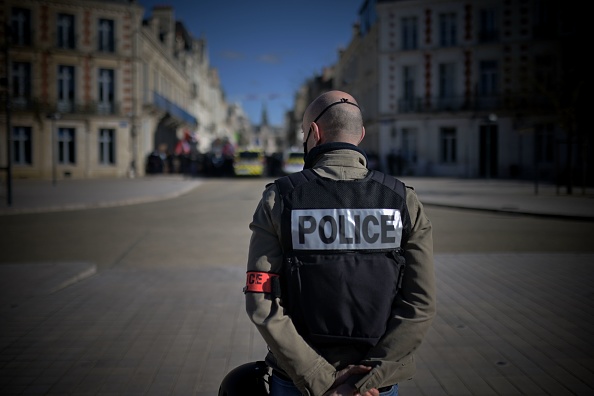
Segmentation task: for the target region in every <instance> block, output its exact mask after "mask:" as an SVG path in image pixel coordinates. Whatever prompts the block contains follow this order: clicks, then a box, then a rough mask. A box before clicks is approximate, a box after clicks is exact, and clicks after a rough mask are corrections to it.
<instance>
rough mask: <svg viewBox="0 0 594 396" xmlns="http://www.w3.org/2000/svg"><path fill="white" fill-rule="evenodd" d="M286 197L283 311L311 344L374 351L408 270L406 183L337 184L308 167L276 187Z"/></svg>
mask: <svg viewBox="0 0 594 396" xmlns="http://www.w3.org/2000/svg"><path fill="white" fill-rule="evenodd" d="M275 183H276V185H277V187H278V189H279V192H280V195H281V199H282V219H281V229H282V236H281V238H282V242H283V252H284V260H285V262H284V268H285V272H284V273H283V274H281V289H282V301H283V306H284V307H285V308H286V309H287V310H288V313H289V315H290V316H291V319H292V320H293V322H294V324H295V327H296V328H297V331H299V333H300V334H301V335H302V336H303V337H304V338H305V339H306V340H308V341H310V342H312V343H313V344H314V345H325V344H341V343H363V344H366V345H375V344H376V343H377V342H378V340H379V338H380V337H381V336H382V335H383V334H384V332H385V330H386V325H387V322H388V320H389V317H390V312H391V308H392V304H393V302H394V300H395V298H396V294H397V292H398V289H399V286H400V282H401V281H402V274H403V270H404V264H405V263H404V255H403V254H404V252H403V249H402V247H401V246H403V245H404V243H405V241H406V239H407V238H408V235H409V233H410V228H411V221H410V216H409V213H408V209H407V207H406V192H405V187H404V184H403V183H402V182H400V181H399V180H397V179H395V178H394V177H391V176H388V175H385V174H383V173H381V172H375V171H370V172H369V173H368V175H367V176H366V177H365V178H364V179H360V180H333V179H328V178H323V177H320V176H318V175H317V174H316V173H315V172H313V171H312V170H310V169H306V170H304V171H302V172H298V173H294V174H291V175H289V176H285V177H283V178H280V179H278V180H276V181H275Z"/></svg>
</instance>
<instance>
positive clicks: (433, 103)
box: [398, 94, 553, 113]
mask: <svg viewBox="0 0 594 396" xmlns="http://www.w3.org/2000/svg"><path fill="white" fill-rule="evenodd" d="M518 109H524V110H528V109H529V110H532V111H537V112H538V111H551V110H553V103H552V102H551V101H550V100H549V99H547V98H545V97H543V96H542V95H528V94H527V95H491V96H478V97H474V98H467V97H465V96H452V97H432V98H430V99H429V100H427V99H426V98H420V97H416V98H407V99H400V100H399V101H398V112H399V113H432V112H444V111H445V112H456V111H488V110H518Z"/></svg>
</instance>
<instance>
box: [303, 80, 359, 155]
mask: <svg viewBox="0 0 594 396" xmlns="http://www.w3.org/2000/svg"><path fill="white" fill-rule="evenodd" d="M335 103H338V104H337V105H333V104H335ZM352 104H355V105H356V106H353V105H352ZM320 114H321V116H320V117H319V119H318V120H317V121H315V122H316V124H318V126H319V127H320V128H321V129H322V130H323V131H324V136H325V138H326V140H327V141H328V142H347V143H353V144H358V143H359V141H360V140H361V131H362V129H363V116H362V115H361V110H360V108H359V106H358V104H357V101H356V100H355V98H353V97H352V96H351V95H349V94H348V93H346V92H342V91H329V92H326V93H323V94H322V95H320V96H318V97H317V98H316V99H315V100H314V101H313V102H312V103H311V104H310V105H309V106H308V108H307V110H306V112H305V115H304V120H306V121H307V122H311V121H314V120H315V117H318V116H319V115H320ZM306 117H307V118H306Z"/></svg>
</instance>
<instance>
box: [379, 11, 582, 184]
mask: <svg viewBox="0 0 594 396" xmlns="http://www.w3.org/2000/svg"><path fill="white" fill-rule="evenodd" d="M559 5H560V4H559V3H558V2H553V1H546V0H504V1H497V0H478V1H473V2H467V1H451V0H448V1H444V0H414V1H378V2H377V14H378V23H379V44H378V65H379V91H378V95H379V124H380V131H379V148H380V153H381V158H382V160H383V162H384V164H385V165H386V168H390V169H392V170H393V172H394V173H398V174H404V175H427V176H452V177H486V178H489V177H503V178H514V177H521V178H540V177H543V178H547V179H550V180H552V179H556V180H557V179H558V178H559V177H561V174H562V170H563V169H564V168H571V164H572V163H573V162H574V161H575V160H576V159H577V156H578V155H579V150H578V147H579V144H578V142H577V139H575V136H576V130H575V128H576V126H575V125H572V124H571V123H568V120H575V119H576V114H577V111H578V106H577V104H576V103H575V102H574V103H571V102H570V101H568V100H567V99H568V98H570V97H571V96H572V94H575V92H574V91H575V90H578V89H579V83H578V82H577V80H576V78H575V76H572V74H573V73H575V70H574V69H573V66H572V63H573V62H575V61H576V58H575V56H576V55H577V53H578V52H577V51H575V52H573V51H572V50H573V48H574V45H575V42H576V40H577V39H578V35H577V28H576V26H577V23H576V22H577V21H576V19H575V16H576V15H577V13H576V12H575V11H574V10H572V9H571V8H569V7H559ZM574 96H575V95H574ZM568 112H569V113H571V115H569V116H568ZM388 165H391V166H388ZM570 173H571V172H570Z"/></svg>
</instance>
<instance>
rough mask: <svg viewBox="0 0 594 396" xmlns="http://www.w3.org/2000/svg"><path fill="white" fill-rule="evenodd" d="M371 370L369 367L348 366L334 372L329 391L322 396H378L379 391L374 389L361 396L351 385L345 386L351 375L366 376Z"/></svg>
mask: <svg viewBox="0 0 594 396" xmlns="http://www.w3.org/2000/svg"><path fill="white" fill-rule="evenodd" d="M370 370H371V367H369V366H363V365H350V366H347V367H345V368H343V369H342V370H340V371H337V372H336V379H335V380H334V383H333V384H332V386H331V387H330V390H329V391H328V392H326V393H324V396H379V391H378V390H377V389H375V388H373V389H370V390H369V391H367V392H365V394H363V395H361V394H360V393H359V392H357V389H356V388H355V387H353V386H352V385H349V384H345V382H346V380H347V379H348V378H349V377H350V376H351V375H357V374H367V373H368V372H369V371H370Z"/></svg>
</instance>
